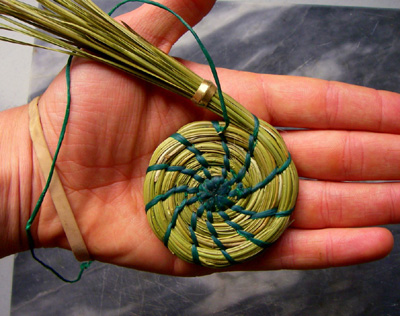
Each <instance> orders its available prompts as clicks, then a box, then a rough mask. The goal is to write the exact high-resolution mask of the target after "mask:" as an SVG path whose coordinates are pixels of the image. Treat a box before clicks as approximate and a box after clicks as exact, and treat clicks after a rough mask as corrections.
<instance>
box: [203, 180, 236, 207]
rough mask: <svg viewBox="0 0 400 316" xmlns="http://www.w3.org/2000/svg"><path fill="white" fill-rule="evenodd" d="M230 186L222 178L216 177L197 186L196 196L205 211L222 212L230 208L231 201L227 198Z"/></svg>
mask: <svg viewBox="0 0 400 316" xmlns="http://www.w3.org/2000/svg"><path fill="white" fill-rule="evenodd" d="M230 191H231V184H230V183H229V182H228V181H226V179H225V178H224V177H221V176H217V177H213V178H211V179H210V180H209V179H206V180H205V181H204V183H202V184H200V186H199V193H197V196H198V198H199V201H200V202H202V203H204V205H205V208H206V210H207V211H212V212H215V211H224V210H226V209H227V208H229V207H230V206H231V203H232V201H231V200H230V199H229V198H228V195H229V192H230Z"/></svg>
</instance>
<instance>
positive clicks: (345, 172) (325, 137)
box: [281, 131, 400, 181]
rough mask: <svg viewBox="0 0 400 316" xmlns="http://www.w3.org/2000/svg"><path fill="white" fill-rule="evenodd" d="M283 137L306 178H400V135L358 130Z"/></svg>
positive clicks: (289, 134)
mask: <svg viewBox="0 0 400 316" xmlns="http://www.w3.org/2000/svg"><path fill="white" fill-rule="evenodd" d="M281 134H282V136H283V138H284V140H285V142H286V144H287V146H288V148H289V151H290V152H291V154H292V157H293V160H294V161H295V163H296V167H297V168H298V172H299V175H300V176H302V177H306V178H313V179H320V180H321V179H323V180H339V181H344V180H346V181H358V180H361V181H365V180H398V179H400V167H398V166H400V135H392V134H381V133H370V132H354V131H295V132H283V133H281Z"/></svg>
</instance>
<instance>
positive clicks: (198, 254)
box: [145, 116, 297, 268]
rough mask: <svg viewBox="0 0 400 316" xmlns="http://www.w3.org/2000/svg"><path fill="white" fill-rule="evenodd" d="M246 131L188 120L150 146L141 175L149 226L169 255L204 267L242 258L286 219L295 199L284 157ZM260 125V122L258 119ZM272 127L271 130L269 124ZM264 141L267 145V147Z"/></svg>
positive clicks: (251, 253)
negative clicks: (150, 153) (152, 148)
mask: <svg viewBox="0 0 400 316" xmlns="http://www.w3.org/2000/svg"><path fill="white" fill-rule="evenodd" d="M253 118H254V123H253V124H254V126H253V131H252V133H248V132H245V131H243V130H242V129H240V128H238V127H236V126H234V125H232V124H231V125H229V127H228V128H227V129H226V130H225V132H223V133H221V132H220V131H221V128H222V127H223V125H224V124H225V123H224V122H194V123H191V124H188V125H186V126H184V127H183V128H181V129H180V130H179V131H178V132H177V133H175V134H174V135H172V136H171V137H170V138H168V139H167V140H166V141H164V142H163V143H162V144H161V145H160V146H159V147H158V148H157V150H156V151H155V153H154V155H153V157H152V159H151V162H150V166H149V168H148V169H147V175H146V180H145V189H146V190H145V192H146V194H145V202H146V203H147V204H146V212H147V217H148V220H149V223H150V225H151V227H152V229H153V231H154V232H155V234H156V235H157V236H158V238H159V239H160V240H162V241H163V242H164V244H165V246H167V247H168V248H169V249H170V250H171V252H173V253H174V254H176V255H177V256H178V257H180V258H181V259H183V260H185V261H188V262H193V263H197V264H200V265H203V266H208V267H215V268H218V267H225V266H229V265H232V264H235V263H239V262H242V261H245V260H247V259H249V258H251V257H253V256H254V255H256V254H258V253H259V252H261V251H262V250H263V249H265V248H266V247H268V246H269V245H270V244H272V243H273V242H274V241H275V240H276V239H277V238H278V237H279V236H280V235H281V233H282V232H283V230H284V229H285V228H286V227H287V225H288V224H289V217H290V214H291V213H292V211H293V209H294V204H295V201H296V197H297V191H295V192H294V191H293V190H297V186H296V185H291V184H290V182H293V183H296V181H297V174H296V171H295V168H294V165H293V163H292V160H291V157H290V154H289V153H287V152H284V154H285V155H286V156H285V157H284V160H283V161H284V162H283V163H282V164H281V165H277V163H276V161H282V157H279V158H280V159H276V157H274V155H276V154H277V153H278V152H280V151H276V152H273V151H272V152H271V150H269V149H268V148H266V146H264V144H263V142H262V141H260V140H259V139H258V135H259V132H260V131H261V132H262V133H265V131H266V128H265V126H264V125H265V124H263V126H260V121H259V120H258V119H257V117H255V116H253ZM262 123H264V122H262ZM269 128H272V127H269ZM270 145H271V144H270Z"/></svg>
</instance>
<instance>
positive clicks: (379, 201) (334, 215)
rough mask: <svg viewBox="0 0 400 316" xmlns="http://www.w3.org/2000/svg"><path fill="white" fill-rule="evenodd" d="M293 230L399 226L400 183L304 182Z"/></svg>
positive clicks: (301, 184)
mask: <svg viewBox="0 0 400 316" xmlns="http://www.w3.org/2000/svg"><path fill="white" fill-rule="evenodd" d="M299 189H300V191H299V196H298V199H297V204H296V208H295V211H294V212H293V219H294V222H293V224H292V226H293V227H296V228H304V229H320V228H338V227H361V226H376V225H385V224H398V223H400V208H399V207H398V205H400V183H338V182H324V181H307V180H302V181H301V182H300V186H299Z"/></svg>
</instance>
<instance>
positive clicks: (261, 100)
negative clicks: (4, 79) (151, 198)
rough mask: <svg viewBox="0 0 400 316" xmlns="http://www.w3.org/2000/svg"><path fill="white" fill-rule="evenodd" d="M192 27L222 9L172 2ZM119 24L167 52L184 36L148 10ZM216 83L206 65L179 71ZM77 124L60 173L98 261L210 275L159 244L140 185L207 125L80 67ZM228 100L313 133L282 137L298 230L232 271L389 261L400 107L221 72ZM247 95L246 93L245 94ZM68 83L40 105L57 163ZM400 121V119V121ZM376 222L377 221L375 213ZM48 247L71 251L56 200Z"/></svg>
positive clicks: (122, 81) (336, 90)
mask: <svg viewBox="0 0 400 316" xmlns="http://www.w3.org/2000/svg"><path fill="white" fill-rule="evenodd" d="M162 3H164V4H166V5H167V6H169V7H170V8H172V9H173V10H174V11H176V12H177V13H178V14H180V15H181V16H183V18H185V20H186V21H188V22H189V23H190V24H192V25H194V24H195V23H197V22H198V21H199V20H200V19H201V18H202V17H203V16H204V15H205V14H206V13H207V12H208V11H209V10H210V9H211V7H212V5H213V3H214V1H203V0H197V1H196V0H179V1H176V0H165V1H162ZM120 19H122V20H124V21H125V22H126V23H127V24H129V25H130V26H131V27H132V28H133V29H135V30H136V31H137V32H138V33H139V34H141V35H142V36H144V37H145V38H146V39H148V40H149V41H150V42H152V43H153V44H154V45H156V46H158V47H160V48H161V49H163V50H164V51H169V49H170V48H171V46H172V45H173V43H175V41H176V40H177V39H178V38H179V37H180V36H181V35H182V34H183V32H184V31H185V29H184V27H183V26H181V25H180V24H179V22H178V21H176V19H175V18H174V17H173V16H172V15H169V14H168V13H166V12H163V11H161V10H159V9H157V8H153V7H150V6H143V7H141V8H139V9H137V10H135V11H133V12H131V13H129V14H126V15H124V16H122V17H120ZM183 63H185V64H186V65H187V66H188V67H190V68H191V69H193V70H194V71H195V72H196V73H198V74H199V75H201V76H203V77H206V78H210V75H209V70H208V68H207V67H205V66H203V65H198V64H194V63H190V62H187V61H183ZM71 74H72V90H71V93H72V104H71V116H70V121H69V125H68V128H67V134H66V137H65V141H64V144H63V147H62V150H61V153H60V156H59V159H58V162H57V169H58V171H59V174H60V177H61V179H62V183H63V185H64V188H65V190H66V193H67V195H68V199H69V201H70V204H71V207H72V209H73V210H74V213H75V217H76V218H77V221H78V225H79V227H80V229H81V231H82V235H83V237H84V239H85V242H86V244H87V247H88V249H89V252H90V254H91V255H92V256H93V258H94V259H96V260H100V261H104V262H109V263H113V264H118V265H122V266H127V267H132V268H136V269H142V270H149V271H154V272H159V273H168V274H175V275H198V274H205V273H211V272H212V271H215V270H210V269H206V268H202V267H198V266H195V265H192V264H188V263H185V262H183V261H182V260H180V259H177V258H176V257H175V256H174V255H172V254H171V253H170V252H169V251H168V249H166V248H165V247H164V245H163V244H162V242H160V241H159V240H158V239H157V238H156V237H155V235H154V234H153V233H152V231H151V229H150V226H149V224H148V223H147V219H146V214H145V211H144V201H143V181H144V177H145V173H146V168H147V165H148V162H149V160H150V157H151V155H152V152H153V151H154V149H155V148H156V147H157V146H158V144H160V143H161V142H162V141H163V140H164V139H165V138H167V137H168V136H169V135H171V134H172V133H174V132H176V130H177V129H179V128H180V127H181V126H183V125H184V124H186V123H188V122H191V121H194V120H203V119H211V117H212V115H211V114H210V113H208V112H207V111H205V110H203V109H200V108H196V107H195V106H194V105H193V104H191V102H190V101H189V100H185V99H182V98H180V97H178V96H175V95H173V94H171V93H169V92H166V91H164V90H161V89H159V88H156V87H154V86H152V85H149V84H147V83H144V82H142V81H140V80H138V79H135V78H132V77H130V76H129V75H127V74H124V73H122V72H120V71H118V70H115V69H112V68H110V67H108V66H104V65H101V64H98V63H95V62H92V61H87V60H82V59H75V60H74V62H73V64H72V73H71ZM219 76H220V79H221V81H222V85H223V89H224V91H225V92H227V93H228V94H230V95H232V96H233V97H234V98H236V99H237V100H238V101H239V102H241V103H242V104H243V105H244V106H246V107H247V108H248V109H249V110H250V111H251V112H253V113H254V114H255V115H257V116H258V117H260V118H261V119H263V120H265V121H268V122H270V123H272V124H275V125H279V126H293V127H304V128H308V129H312V130H307V131H291V132H285V133H284V134H283V137H284V139H285V141H286V142H287V145H288V148H289V151H290V152H291V154H292V157H293V159H294V161H295V163H296V165H297V167H298V171H299V174H300V176H302V177H306V178H313V179H318V180H320V181H307V180H302V181H301V183H300V192H299V199H298V204H297V207H296V210H295V212H294V215H293V218H294V220H295V221H294V223H293V224H292V226H291V227H290V228H289V229H288V231H287V232H286V233H285V234H284V235H283V236H282V238H281V239H280V240H279V241H278V242H277V243H276V245H274V246H273V247H272V248H270V249H269V250H268V251H267V252H265V253H264V254H263V255H262V256H260V257H258V260H256V261H253V262H248V263H244V264H241V265H238V266H236V267H234V269H279V268H291V269H306V268H323V267H329V266H339V265H347V264H355V263H360V262H365V261H370V260H375V259H378V258H381V257H383V256H385V255H386V254H388V253H389V252H390V250H391V247H392V244H393V238H392V235H391V234H390V232H389V231H388V230H386V229H384V228H351V227H364V226H374V225H381V224H389V223H398V222H400V211H399V210H397V208H396V205H397V203H398V202H399V201H400V184H399V183H374V184H370V183H369V184H367V183H351V182H339V181H353V180H357V181H364V180H398V179H400V167H399V160H400V158H398V156H399V155H397V153H399V150H400V145H398V144H400V142H399V140H400V136H399V135H398V133H399V132H400V128H399V127H397V126H396V120H395V118H396V117H398V115H399V112H400V96H399V95H397V94H394V93H390V92H382V91H380V92H379V91H375V90H372V89H366V88H362V87H356V86H350V85H345V84H340V83H329V82H325V81H322V80H315V79H307V78H294V77H283V76H268V75H259V74H252V73H243V72H237V71H231V70H224V69H220V70H219ZM244 87H245V88H244ZM65 90H66V89H65V75H64V73H61V74H60V75H59V76H58V77H57V78H56V79H55V80H54V82H53V83H52V84H51V85H50V87H49V88H48V90H47V91H46V92H45V93H44V95H43V96H42V97H41V99H40V102H39V109H40V116H41V120H42V125H43V129H44V132H45V137H46V140H47V143H48V145H49V147H50V149H51V151H52V152H54V150H55V147H56V143H57V139H58V134H59V131H60V128H61V124H62V120H63V116H64V107H65V102H66V101H65V100H66V92H65ZM396 114H397V115H396ZM377 210H379V216H377V214H376V212H377ZM37 241H38V244H40V245H42V246H62V247H66V248H68V244H67V241H66V239H65V236H64V234H63V231H62V227H61V225H60V223H59V220H58V217H57V215H56V212H55V210H54V208H53V206H52V203H51V201H50V199H47V200H46V202H45V204H44V205H43V207H42V211H41V213H40V218H39V219H38V227H37Z"/></svg>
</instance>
